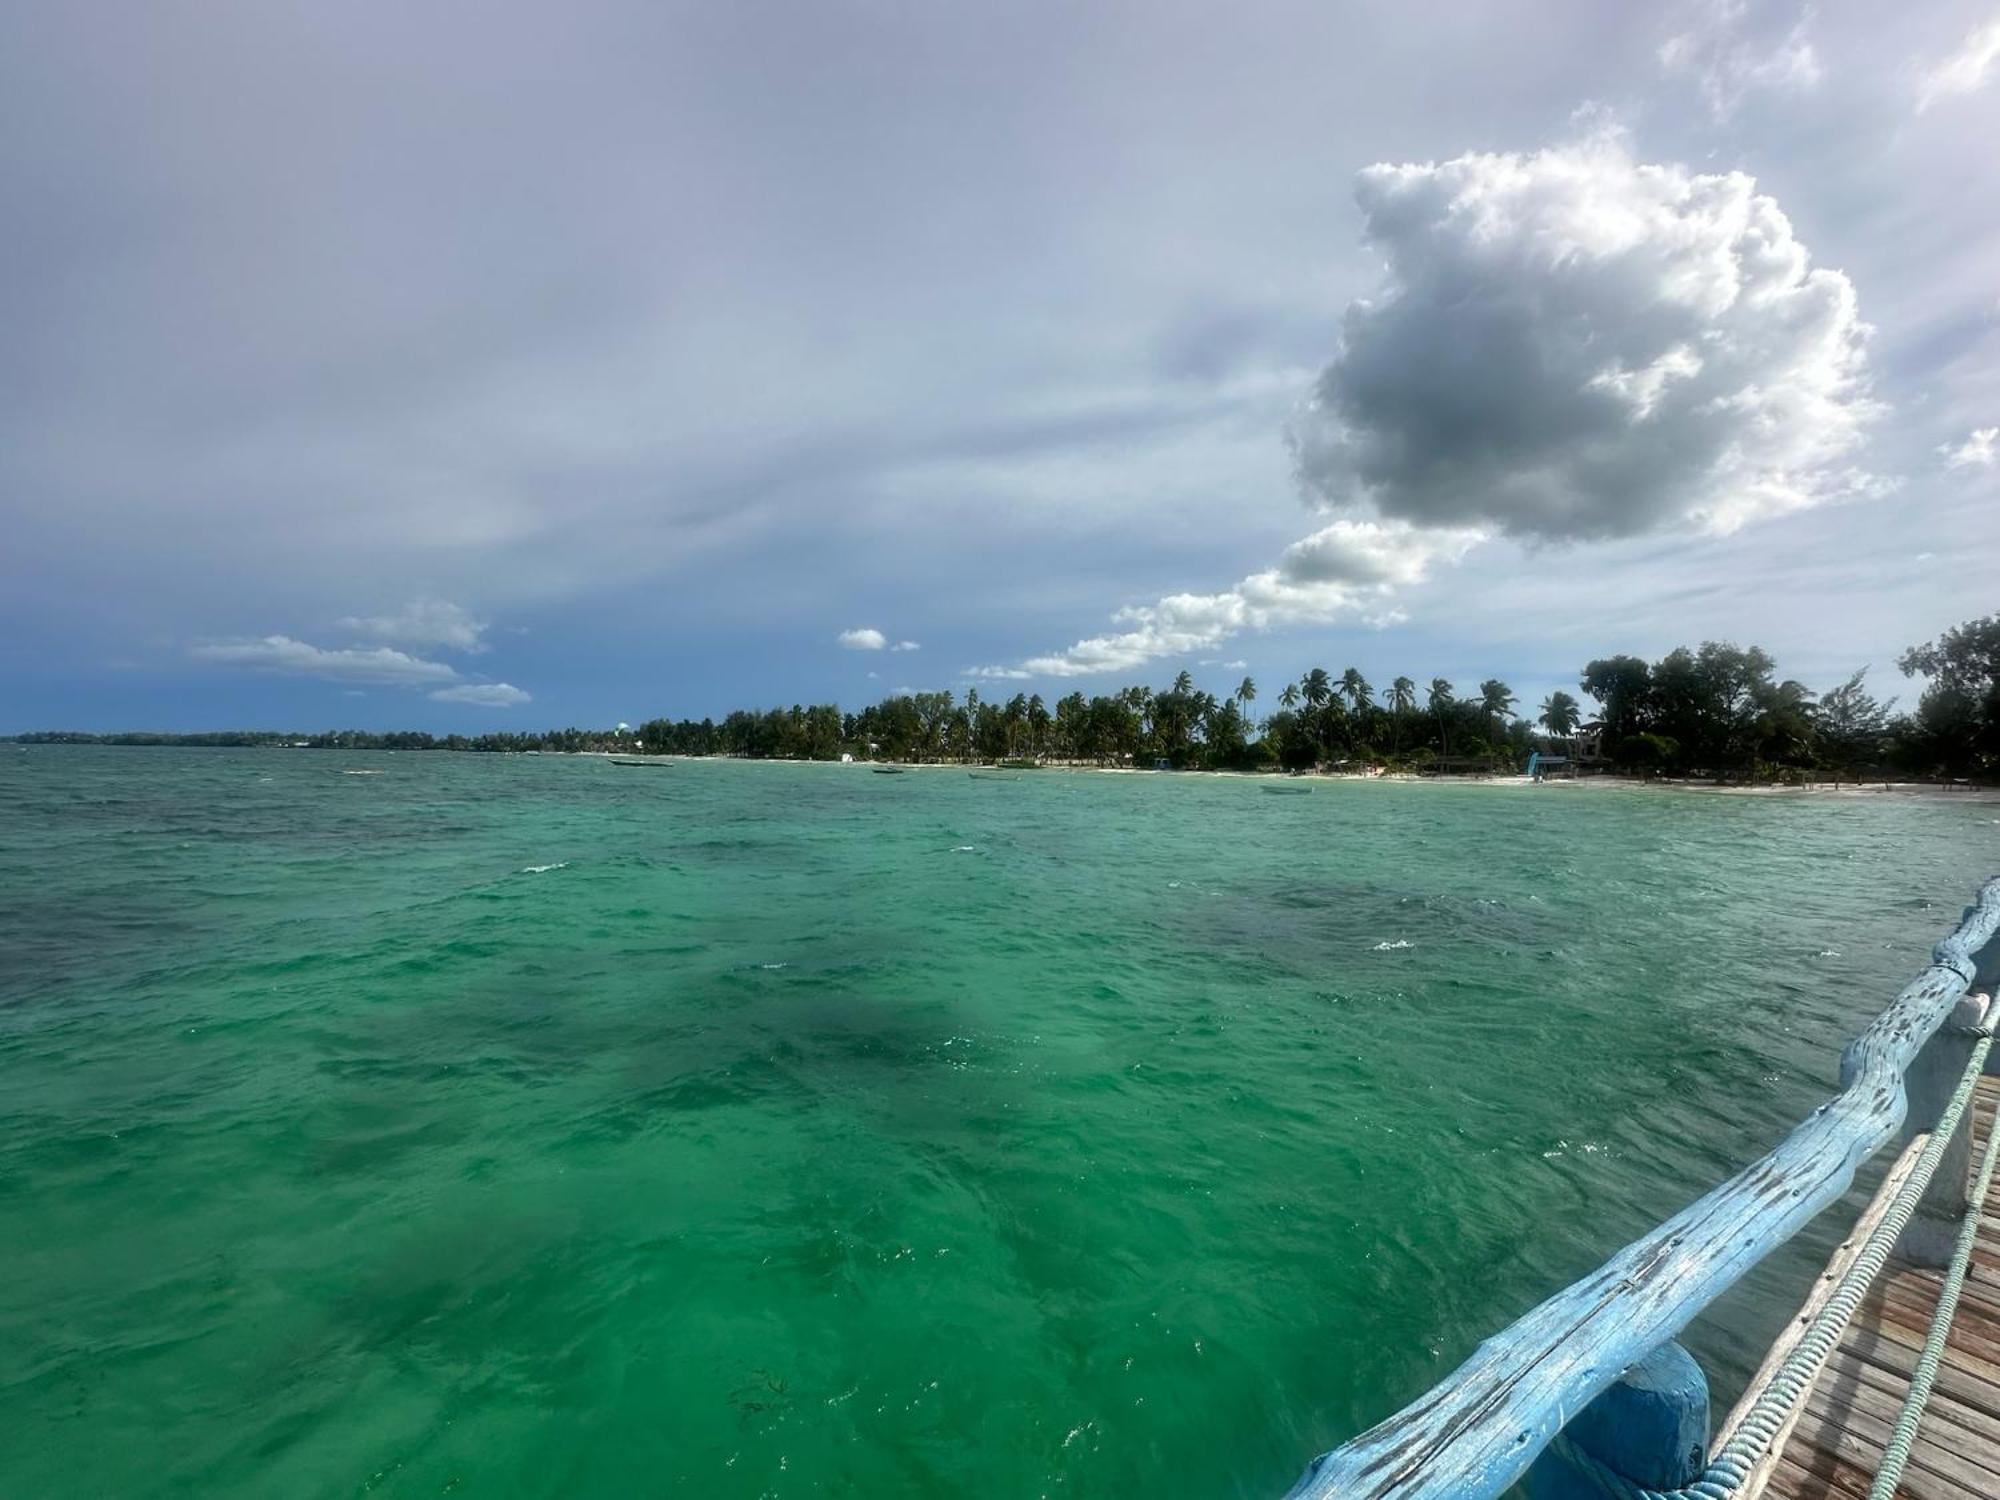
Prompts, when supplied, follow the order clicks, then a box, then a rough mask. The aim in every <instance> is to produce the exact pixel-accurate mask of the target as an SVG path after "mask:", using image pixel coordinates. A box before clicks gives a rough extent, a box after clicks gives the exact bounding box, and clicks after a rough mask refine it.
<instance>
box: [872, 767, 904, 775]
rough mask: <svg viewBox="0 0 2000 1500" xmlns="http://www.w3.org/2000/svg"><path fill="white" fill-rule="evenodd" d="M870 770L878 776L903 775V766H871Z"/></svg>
mask: <svg viewBox="0 0 2000 1500" xmlns="http://www.w3.org/2000/svg"><path fill="white" fill-rule="evenodd" d="M868 769H869V770H871V771H873V772H874V773H875V774H876V775H877V776H901V775H902V774H903V767H901V766H870V767H869V768H868Z"/></svg>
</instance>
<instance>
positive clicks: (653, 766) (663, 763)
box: [611, 760, 673, 771]
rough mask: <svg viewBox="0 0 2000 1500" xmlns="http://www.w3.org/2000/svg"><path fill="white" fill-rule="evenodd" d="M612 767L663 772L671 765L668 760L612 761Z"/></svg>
mask: <svg viewBox="0 0 2000 1500" xmlns="http://www.w3.org/2000/svg"><path fill="white" fill-rule="evenodd" d="M611 764H612V765H614V766H643V767H645V768H646V769H647V770H649V771H664V770H666V768H667V767H668V766H670V765H672V764H673V762H672V761H670V760H614V761H612V762H611Z"/></svg>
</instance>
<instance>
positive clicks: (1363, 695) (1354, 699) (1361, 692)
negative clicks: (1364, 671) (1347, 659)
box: [1340, 667, 1375, 714]
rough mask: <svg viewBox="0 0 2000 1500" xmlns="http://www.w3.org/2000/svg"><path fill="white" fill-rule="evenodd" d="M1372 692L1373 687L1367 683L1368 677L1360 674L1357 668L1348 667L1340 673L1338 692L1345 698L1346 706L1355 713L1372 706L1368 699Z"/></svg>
mask: <svg viewBox="0 0 2000 1500" xmlns="http://www.w3.org/2000/svg"><path fill="white" fill-rule="evenodd" d="M1374 692H1375V689H1373V688H1371V687H1370V686H1369V685H1368V679H1367V678H1366V677H1363V676H1362V675H1361V673H1360V670H1359V669H1358V668H1355V667H1349V668H1348V669H1347V670H1346V671H1345V672H1342V673H1341V674H1340V694H1341V696H1342V697H1343V698H1345V699H1346V700H1347V706H1348V707H1349V708H1351V709H1353V710H1354V711H1355V712H1356V713H1357V714H1358V713H1360V712H1361V710H1362V709H1364V708H1369V707H1372V706H1373V705H1372V704H1371V703H1370V701H1369V700H1370V698H1372V697H1373V695H1374Z"/></svg>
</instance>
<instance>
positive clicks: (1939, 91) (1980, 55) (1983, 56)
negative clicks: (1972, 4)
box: [1917, 17, 2000, 114]
mask: <svg viewBox="0 0 2000 1500" xmlns="http://www.w3.org/2000/svg"><path fill="white" fill-rule="evenodd" d="M1996 59H2000V17H1996V18H1995V19H1993V20H1991V21H1988V22H1987V23H1986V24H1985V25H1984V26H1976V27H1974V28H1973V29H1972V30H1971V31H1969V32H1967V33H1966V37H1965V40H1964V41H1963V42H1960V43H1959V45H1958V50H1957V51H1956V52H1954V53H1952V54H1951V55H1950V56H1949V57H1946V58H1943V59H1941V60H1940V61H1939V62H1938V64H1937V65H1936V66H1935V67H1932V68H1928V69H1926V70H1925V71H1924V75H1923V78H1922V79H1921V80H1920V81H1919V83H1918V85H1917V112H1918V113H1919V114H1921V113H1922V112H1923V111H1925V110H1927V109H1929V108H1930V107H1931V106H1932V105H1933V104H1938V103H1941V102H1942V101H1944V100H1946V99H1953V98H1956V97H1958V96H1959V95H1961V94H1970V93H1975V92H1977V91H1978V90H1979V89H1980V88H1981V87H1983V86H1984V85H1985V83H1986V75H1987V73H1988V72H1989V71H1991V69H1992V67H1993V64H1994V62H1995V60H1996Z"/></svg>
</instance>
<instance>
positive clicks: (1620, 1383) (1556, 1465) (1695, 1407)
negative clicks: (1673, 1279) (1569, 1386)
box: [1527, 1344, 1708, 1500]
mask: <svg viewBox="0 0 2000 1500" xmlns="http://www.w3.org/2000/svg"><path fill="white" fill-rule="evenodd" d="M1563 1436H1564V1438H1565V1439H1566V1440H1567V1441H1568V1442H1569V1443H1570V1444H1572V1445H1574V1446H1575V1447H1578V1448H1581V1449H1582V1450H1583V1451H1584V1452H1586V1453H1588V1454H1589V1455H1590V1456H1591V1457H1592V1458H1594V1459H1596V1460H1597V1462H1599V1463H1601V1464H1603V1465H1604V1466H1605V1467H1606V1468H1607V1469H1610V1470H1611V1471H1612V1472H1613V1473H1614V1474H1622V1475H1623V1476H1624V1477H1625V1478H1627V1479H1629V1480H1631V1481H1632V1482H1633V1483H1634V1484H1639V1485H1643V1486H1645V1487H1646V1488H1647V1489H1649V1490H1673V1489H1678V1488H1680V1487H1681V1486H1682V1485H1684V1484H1692V1483H1693V1482H1694V1481H1695V1480H1696V1479H1697V1478H1699V1477H1700V1475H1701V1471H1702V1469H1703V1468H1704V1467H1706V1465H1707V1463H1708V1378H1707V1377H1706V1376H1704V1375H1703V1374H1702V1373H1701V1366H1700V1365H1698V1364H1696V1363H1695V1359H1694V1356H1693V1355H1692V1354H1690V1353H1688V1352H1687V1350H1685V1349H1683V1348H1682V1347H1681V1346H1680V1345H1679V1344H1662V1345H1660V1347H1659V1348H1657V1349H1655V1350H1654V1351H1653V1352H1652V1353H1651V1354H1648V1355H1647V1356H1646V1357H1645V1358H1644V1359H1642V1360H1640V1361H1639V1363H1638V1364H1636V1365H1634V1366H1633V1367H1632V1368H1631V1369H1629V1370H1627V1371H1626V1372H1625V1373H1624V1374H1623V1375H1621V1376H1619V1377H1618V1379H1617V1380H1615V1381H1614V1382H1612V1384H1611V1385H1610V1386H1609V1387H1608V1388H1607V1389H1606V1390H1604V1391H1603V1392H1602V1393H1601V1394H1600V1395H1599V1396H1598V1397H1597V1399H1596V1400H1594V1401H1592V1402H1591V1403H1590V1405H1588V1406H1586V1407H1585V1408H1584V1409H1583V1410H1582V1411H1580V1412H1578V1413H1577V1414H1576V1416H1575V1417H1573V1418H1572V1419H1571V1420H1570V1423H1569V1425H1568V1426H1567V1427H1565V1428H1564V1429H1563ZM1527 1489H1528V1496H1529V1500H1604V1491H1603V1489H1602V1488H1601V1486H1600V1485H1599V1483H1598V1481H1597V1480H1596V1479H1593V1478H1590V1477H1588V1476H1586V1475H1584V1474H1583V1473H1581V1472H1579V1471H1578V1469H1577V1468H1576V1466H1575V1465H1574V1464H1573V1463H1571V1462H1570V1461H1569V1459H1568V1458H1566V1457H1565V1456H1564V1454H1563V1452H1562V1444H1560V1443H1558V1444H1557V1445H1556V1446H1555V1447H1553V1448H1550V1449H1548V1450H1546V1451H1545V1452H1544V1453H1543V1454H1542V1455H1541V1457H1539V1458H1537V1459H1536V1460H1535V1462H1534V1465H1533V1466H1532V1467H1531V1468H1530V1469H1529V1470H1528V1478H1527Z"/></svg>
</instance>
